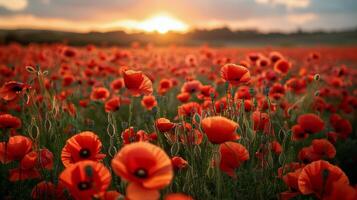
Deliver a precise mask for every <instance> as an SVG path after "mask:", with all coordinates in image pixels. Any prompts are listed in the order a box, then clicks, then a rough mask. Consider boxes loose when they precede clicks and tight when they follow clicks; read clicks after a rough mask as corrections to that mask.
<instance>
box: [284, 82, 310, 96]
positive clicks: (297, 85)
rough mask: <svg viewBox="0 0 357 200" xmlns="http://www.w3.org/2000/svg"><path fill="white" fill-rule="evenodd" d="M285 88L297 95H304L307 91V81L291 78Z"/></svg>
mask: <svg viewBox="0 0 357 200" xmlns="http://www.w3.org/2000/svg"><path fill="white" fill-rule="evenodd" d="M285 87H286V88H287V89H288V90H290V91H292V92H294V93H296V94H302V93H303V92H305V90H306V81H305V80H304V79H298V78H291V79H289V80H288V81H286V83H285Z"/></svg>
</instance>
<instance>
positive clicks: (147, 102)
mask: <svg viewBox="0 0 357 200" xmlns="http://www.w3.org/2000/svg"><path fill="white" fill-rule="evenodd" d="M141 105H142V106H144V107H145V108H146V109H147V110H152V109H153V108H154V107H155V106H157V101H156V98H155V96H153V95H149V96H144V97H143V99H142V100H141Z"/></svg>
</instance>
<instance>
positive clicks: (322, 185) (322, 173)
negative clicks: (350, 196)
mask: <svg viewBox="0 0 357 200" xmlns="http://www.w3.org/2000/svg"><path fill="white" fill-rule="evenodd" d="M336 181H341V183H343V184H349V181H348V177H347V176H346V174H345V173H344V172H343V171H342V170H341V169H340V168H339V167H337V166H335V165H332V164H330V163H329V162H327V161H323V160H319V161H315V162H312V163H310V164H308V165H306V166H305V167H304V168H303V169H302V171H301V174H300V176H299V179H298V185H299V190H300V191H301V193H302V194H304V195H308V194H314V195H316V196H317V197H318V198H324V197H325V196H329V194H330V193H331V192H332V191H333V188H332V187H333V183H335V182H336Z"/></svg>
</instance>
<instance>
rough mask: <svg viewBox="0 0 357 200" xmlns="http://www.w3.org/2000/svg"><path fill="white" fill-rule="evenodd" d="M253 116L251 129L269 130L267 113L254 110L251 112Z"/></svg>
mask: <svg viewBox="0 0 357 200" xmlns="http://www.w3.org/2000/svg"><path fill="white" fill-rule="evenodd" d="M252 118H253V129H254V130H256V131H258V130H259V131H264V132H266V133H268V132H269V129H270V128H269V127H270V118H269V115H268V114H267V113H262V112H259V111H254V112H253V114H252Z"/></svg>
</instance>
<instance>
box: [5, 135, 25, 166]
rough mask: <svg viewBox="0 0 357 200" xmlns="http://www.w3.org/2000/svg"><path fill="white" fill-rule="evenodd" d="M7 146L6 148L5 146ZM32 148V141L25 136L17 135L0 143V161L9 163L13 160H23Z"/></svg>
mask: <svg viewBox="0 0 357 200" xmlns="http://www.w3.org/2000/svg"><path fill="white" fill-rule="evenodd" d="M5 146H6V148H5ZM31 148H32V141H31V140H30V139H29V138H28V137H25V136H21V135H16V136H13V137H10V138H9V141H8V142H7V144H6V145H5V142H1V143H0V161H1V162H2V163H8V162H10V161H13V160H21V159H22V158H23V157H24V156H25V155H26V154H27V153H28V152H30V150H31Z"/></svg>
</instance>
